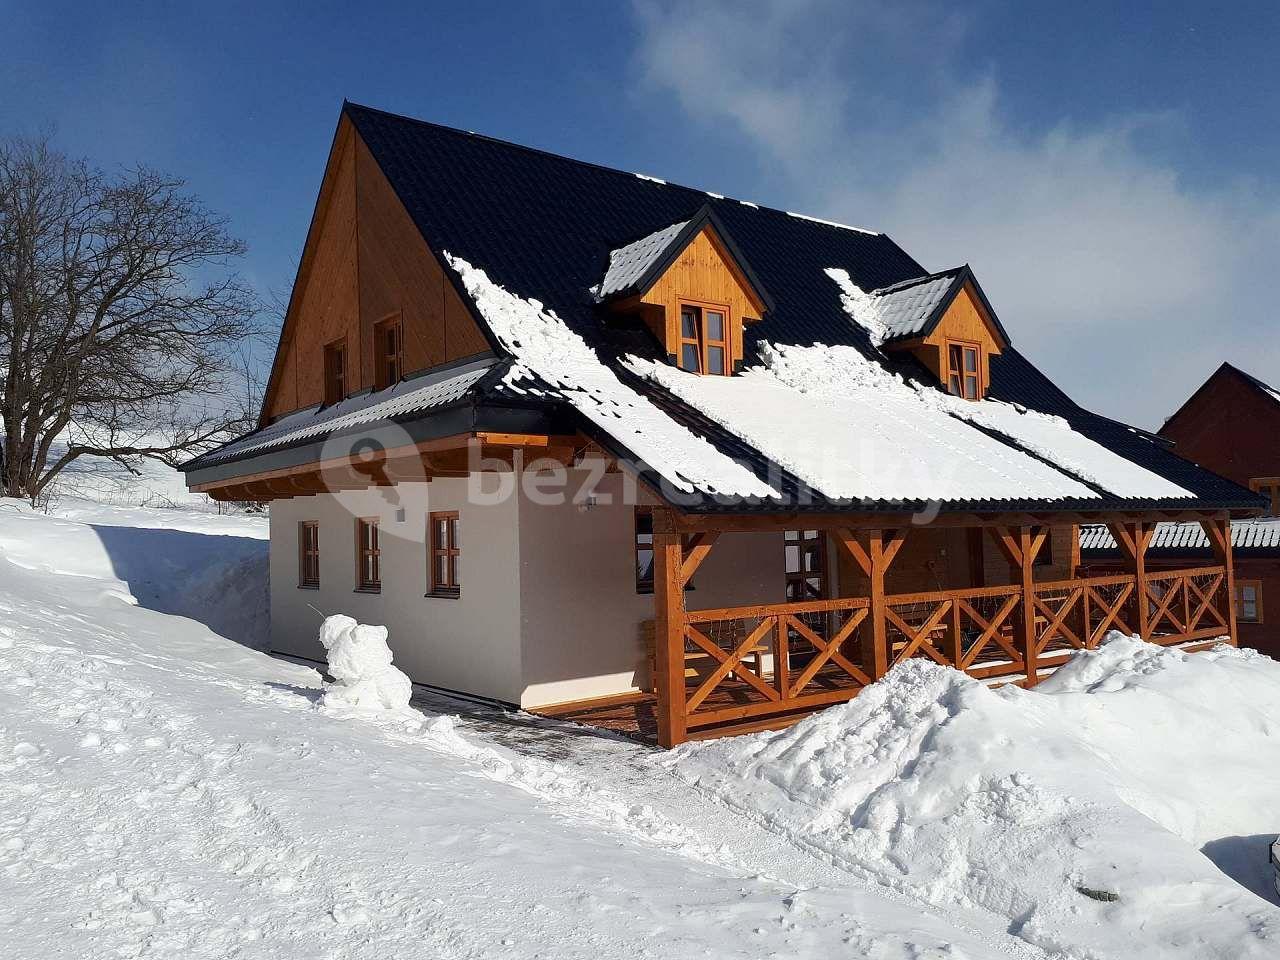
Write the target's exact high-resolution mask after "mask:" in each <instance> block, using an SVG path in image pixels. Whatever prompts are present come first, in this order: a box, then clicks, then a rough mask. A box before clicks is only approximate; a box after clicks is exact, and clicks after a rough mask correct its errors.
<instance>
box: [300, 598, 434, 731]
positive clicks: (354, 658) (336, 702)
mask: <svg viewBox="0 0 1280 960" xmlns="http://www.w3.org/2000/svg"><path fill="white" fill-rule="evenodd" d="M320 644H321V645H322V646H323V647H324V649H325V656H326V659H327V660H328V661H329V676H331V677H333V679H334V680H335V681H337V682H336V683H332V684H329V685H328V686H326V687H325V688H324V701H323V702H324V705H325V706H326V707H354V708H356V709H363V710H404V709H405V708H407V707H408V706H409V698H410V697H411V696H412V695H413V683H412V682H411V681H410V680H409V678H408V677H407V676H405V675H404V674H403V673H402V672H401V671H400V670H399V669H397V668H396V667H393V666H392V665H391V648H390V647H389V646H387V628H386V627H371V626H368V625H366V624H363V623H356V621H355V620H354V619H353V618H351V617H348V616H344V615H343V614H340V613H337V614H334V615H333V616H331V617H325V620H324V623H322V624H320Z"/></svg>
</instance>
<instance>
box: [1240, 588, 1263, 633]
mask: <svg viewBox="0 0 1280 960" xmlns="http://www.w3.org/2000/svg"><path fill="white" fill-rule="evenodd" d="M1236 619H1237V620H1239V621H1240V622H1241V623H1262V581H1261V580H1237V581H1236Z"/></svg>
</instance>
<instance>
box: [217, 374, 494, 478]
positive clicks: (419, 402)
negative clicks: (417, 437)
mask: <svg viewBox="0 0 1280 960" xmlns="http://www.w3.org/2000/svg"><path fill="white" fill-rule="evenodd" d="M493 364H494V361H493V360H492V359H487V360H481V361H477V362H474V363H468V364H466V365H465V366H462V367H453V368H450V369H446V370H441V371H436V372H434V373H431V374H428V375H426V376H422V377H414V378H412V379H409V380H402V381H401V382H400V383H397V384H396V385H395V386H393V387H390V388H388V389H387V390H382V391H379V392H377V393H365V394H360V395H358V396H354V397H347V398H346V399H345V400H343V401H341V402H339V403H335V404H332V405H331V406H327V407H308V408H307V409H305V410H297V411H295V412H293V413H290V414H286V415H285V416H283V417H281V418H280V419H279V420H277V421H275V422H274V423H272V424H270V425H268V426H266V427H263V428H262V429H261V430H255V431H254V432H253V433H250V434H246V435H245V436H243V437H240V438H239V439H238V440H234V441H232V442H231V443H229V444H227V445H226V446H223V447H219V448H218V449H217V450H214V451H212V452H211V453H208V454H205V455H204V456H203V457H200V458H199V460H200V465H201V466H204V465H208V464H213V463H218V462H220V461H223V460H230V459H234V458H238V457H242V456H245V455H246V454H251V453H258V452H262V451H265V450H269V449H272V448H275V447H281V446H284V445H286V444H292V443H296V442H298V441H300V440H308V439H311V438H316V437H321V436H328V435H330V434H332V433H337V432H338V431H340V430H346V429H349V428H351V427H358V426H363V425H365V424H369V423H376V422H377V421H379V420H392V419H395V418H396V417H401V416H404V415H406V414H412V413H423V412H426V411H428V410H432V409H435V408H438V407H443V406H445V405H447V404H450V403H454V402H456V401H458V400H461V399H462V398H463V397H465V396H466V395H467V393H468V391H469V390H470V389H471V388H472V387H473V386H475V384H476V383H477V382H478V381H479V380H480V378H481V377H483V376H484V375H485V374H486V373H488V372H489V369H490V368H491V367H492V366H493Z"/></svg>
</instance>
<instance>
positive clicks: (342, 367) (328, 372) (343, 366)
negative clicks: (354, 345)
mask: <svg viewBox="0 0 1280 960" xmlns="http://www.w3.org/2000/svg"><path fill="white" fill-rule="evenodd" d="M346 395H347V344H346V341H345V340H335V341H334V342H333V343H330V344H326V345H325V348H324V402H325V405H326V406H328V405H329V404H331V403H337V402H338V401H339V400H341V399H342V398H343V397H345V396H346Z"/></svg>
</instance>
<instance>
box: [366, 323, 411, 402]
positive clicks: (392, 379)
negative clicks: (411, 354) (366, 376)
mask: <svg viewBox="0 0 1280 960" xmlns="http://www.w3.org/2000/svg"><path fill="white" fill-rule="evenodd" d="M373 340H374V344H373V356H374V362H375V363H376V364H377V369H376V370H375V371H374V385H375V387H376V388H377V389H379V390H385V389H386V388H387V387H393V386H395V385H396V384H397V383H399V382H400V378H401V377H402V376H403V373H404V371H403V369H402V366H403V363H402V358H403V353H404V343H403V336H402V328H401V325H400V318H399V317H393V318H392V319H390V320H383V321H382V322H381V323H379V324H377V325H376V326H375V327H374V328H373Z"/></svg>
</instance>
